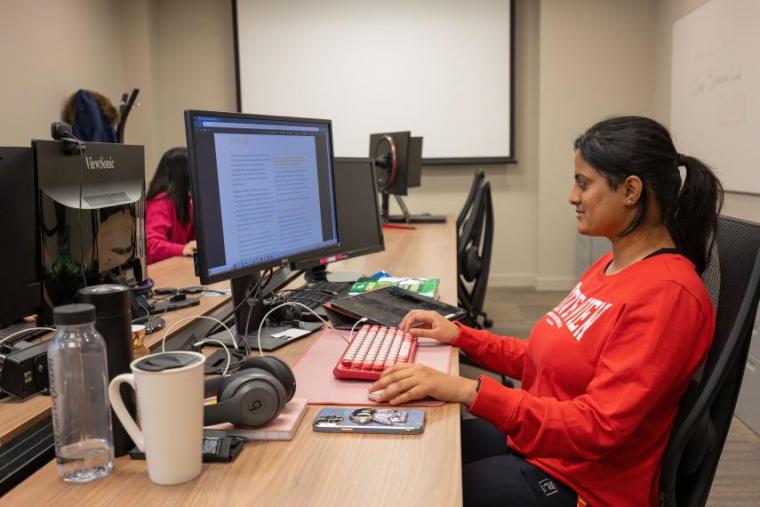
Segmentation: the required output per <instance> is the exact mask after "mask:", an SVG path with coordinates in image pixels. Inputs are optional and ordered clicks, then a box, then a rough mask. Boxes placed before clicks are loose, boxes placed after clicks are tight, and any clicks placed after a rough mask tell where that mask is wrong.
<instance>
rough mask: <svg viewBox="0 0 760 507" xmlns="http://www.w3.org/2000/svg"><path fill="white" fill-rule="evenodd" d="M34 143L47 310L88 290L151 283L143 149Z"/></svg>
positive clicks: (46, 318)
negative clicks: (75, 148) (148, 278)
mask: <svg viewBox="0 0 760 507" xmlns="http://www.w3.org/2000/svg"><path fill="white" fill-rule="evenodd" d="M65 145H66V143H65V142H64V141H32V150H33V152H34V166H35V169H36V178H37V190H38V205H39V211H38V222H39V223H38V227H39V229H38V230H39V241H40V252H41V267H42V272H41V281H42V288H43V305H42V315H41V319H40V321H41V322H48V323H49V322H51V319H52V309H53V308H54V307H55V306H58V305H61V304H68V303H72V302H73V301H74V298H75V296H76V293H77V291H78V290H79V289H80V288H81V287H83V286H85V285H96V284H100V283H112V282H116V283H121V284H124V285H135V284H138V283H140V282H142V281H143V280H144V279H145V278H146V276H147V273H146V266H147V264H146V255H145V152H144V148H143V147H142V146H133V145H127V144H116V143H86V144H84V149H83V151H82V152H79V151H77V152H76V153H74V152H72V151H70V150H67V149H66V147H65Z"/></svg>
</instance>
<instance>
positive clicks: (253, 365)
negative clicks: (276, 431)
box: [203, 356, 296, 428]
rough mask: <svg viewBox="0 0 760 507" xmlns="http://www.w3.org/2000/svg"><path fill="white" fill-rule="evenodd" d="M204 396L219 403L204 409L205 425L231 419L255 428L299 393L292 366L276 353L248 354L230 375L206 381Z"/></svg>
mask: <svg viewBox="0 0 760 507" xmlns="http://www.w3.org/2000/svg"><path fill="white" fill-rule="evenodd" d="M204 390H205V397H207V398H208V397H209V396H213V395H216V400H217V402H216V403H215V404H213V405H206V406H205V407H204V408H203V425H204V426H209V425H212V424H220V423H225V422H230V423H232V424H234V425H236V426H242V427H245V428H255V427H258V426H262V425H264V424H266V423H268V422H269V421H272V420H273V419H274V418H275V417H277V415H278V414H279V413H280V411H281V410H282V408H283V407H284V406H285V404H286V403H287V402H288V401H290V400H291V398H293V395H294V394H295V392H296V377H295V375H293V372H292V371H291V369H290V367H289V366H288V365H287V363H285V362H284V361H282V360H281V359H278V358H276V357H274V356H265V357H249V358H248V359H245V360H244V361H243V362H242V363H241V365H240V370H239V371H238V372H237V373H234V374H232V375H230V376H227V377H214V378H211V379H208V380H206V382H205V386H204Z"/></svg>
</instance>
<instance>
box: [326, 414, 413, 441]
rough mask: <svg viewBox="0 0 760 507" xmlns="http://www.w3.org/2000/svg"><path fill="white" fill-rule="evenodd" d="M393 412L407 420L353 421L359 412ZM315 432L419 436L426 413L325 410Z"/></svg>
mask: <svg viewBox="0 0 760 507" xmlns="http://www.w3.org/2000/svg"><path fill="white" fill-rule="evenodd" d="M383 410H385V411H392V410H396V411H398V412H401V413H406V420H405V421H403V422H393V423H391V424H383V423H381V422H377V421H374V420H370V421H367V422H366V423H360V422H357V421H355V420H352V419H351V414H352V413H354V412H358V411H375V412H378V411H383ZM312 426H313V428H314V431H320V432H326V433H380V434H388V435H419V434H420V433H422V431H423V430H424V428H425V412H423V411H422V410H409V409H388V408H365V409H354V408H323V409H322V410H320V411H319V413H318V414H317V417H316V418H315V419H314V423H313V425H312Z"/></svg>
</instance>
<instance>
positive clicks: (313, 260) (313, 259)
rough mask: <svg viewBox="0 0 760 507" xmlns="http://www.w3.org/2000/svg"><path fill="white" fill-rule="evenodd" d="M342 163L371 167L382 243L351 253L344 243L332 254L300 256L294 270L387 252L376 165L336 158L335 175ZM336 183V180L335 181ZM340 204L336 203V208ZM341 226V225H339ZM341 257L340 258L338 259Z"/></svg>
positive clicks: (354, 158)
mask: <svg viewBox="0 0 760 507" xmlns="http://www.w3.org/2000/svg"><path fill="white" fill-rule="evenodd" d="M336 162H341V163H345V164H365V163H366V164H368V165H369V166H370V172H371V173H372V195H374V196H375V210H376V212H377V234H378V236H379V237H380V243H379V244H375V245H372V246H369V247H365V248H359V249H354V250H351V251H344V250H343V249H342V243H341V244H340V246H338V248H336V249H333V250H331V251H330V252H326V253H325V254H323V255H318V256H314V255H310V256H308V257H306V256H298V257H297V258H296V259H295V261H294V262H292V263H291V268H293V269H301V270H308V269H313V268H317V267H320V266H327V265H330V264H334V263H336V262H340V261H342V260H346V259H352V258H354V257H361V256H363V255H369V254H373V253H377V252H382V251H384V250H385V235H384V234H383V220H382V218H381V216H380V207H379V204H380V203H379V202H378V198H377V196H378V189H377V175H376V174H375V165H374V164H373V163H372V159H371V158H365V157H335V158H333V175H334V174H335V173H334V171H335V163H336ZM333 183H334V180H333ZM333 196H334V197H337V196H336V195H335V194H333ZM337 204H338V202H337V201H336V206H337ZM339 212H340V211H338V210H337V207H336V213H339ZM336 222H337V216H336ZM338 225H340V224H338ZM338 234H340V227H338ZM338 257H339V258H338Z"/></svg>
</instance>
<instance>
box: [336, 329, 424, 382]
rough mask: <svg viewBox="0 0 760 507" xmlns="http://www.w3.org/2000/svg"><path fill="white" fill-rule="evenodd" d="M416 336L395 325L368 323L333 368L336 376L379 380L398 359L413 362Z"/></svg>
mask: <svg viewBox="0 0 760 507" xmlns="http://www.w3.org/2000/svg"><path fill="white" fill-rule="evenodd" d="M416 353H417V338H415V337H414V336H412V335H411V334H410V333H405V332H404V331H401V330H400V329H398V328H395V327H385V326H374V325H372V326H371V325H365V326H362V327H361V328H360V329H359V331H358V332H357V333H356V336H354V338H353V340H351V343H350V344H349V345H348V347H346V350H345V352H343V355H342V356H341V358H340V360H338V364H337V365H335V368H334V369H333V375H335V378H341V379H365V380H377V379H379V378H380V374H381V373H382V372H383V370H385V369H386V368H390V367H391V366H393V365H394V364H396V363H411V362H413V361H414V356H415V354H416Z"/></svg>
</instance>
